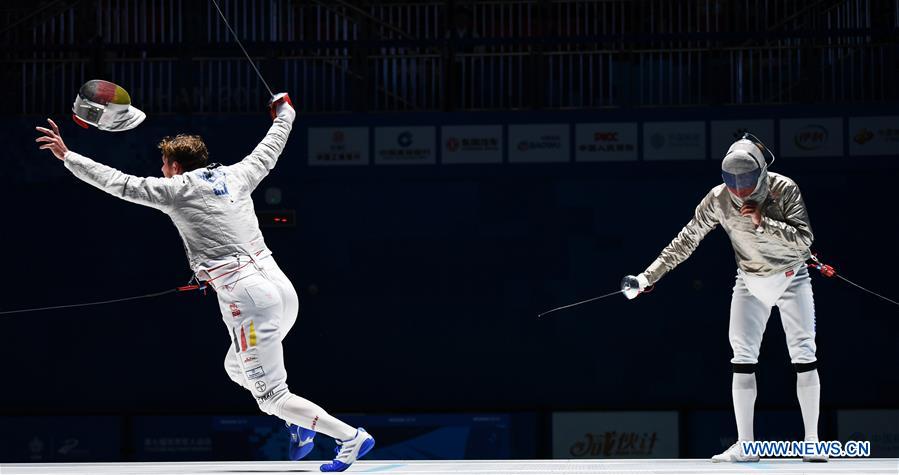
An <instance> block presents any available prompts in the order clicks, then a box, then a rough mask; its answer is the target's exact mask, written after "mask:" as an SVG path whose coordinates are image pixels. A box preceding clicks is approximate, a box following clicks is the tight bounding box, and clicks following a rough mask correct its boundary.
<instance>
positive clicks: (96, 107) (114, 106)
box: [72, 79, 147, 132]
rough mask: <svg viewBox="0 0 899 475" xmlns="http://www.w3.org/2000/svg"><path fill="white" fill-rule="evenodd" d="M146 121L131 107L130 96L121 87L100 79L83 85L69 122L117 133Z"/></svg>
mask: <svg viewBox="0 0 899 475" xmlns="http://www.w3.org/2000/svg"><path fill="white" fill-rule="evenodd" d="M146 118H147V114H144V113H143V111H141V110H140V109H138V108H137V107H134V106H133V105H131V96H130V95H128V92H127V91H125V89H123V88H122V86H119V85H117V84H113V83H111V82H109V81H104V80H102V79H93V80H90V81H88V82H86V83H84V85H83V86H81V89H80V90H79V91H78V96H76V97H75V103H74V104H72V119H74V120H75V123H77V124H78V125H80V126H82V127H84V128H85V129H86V128H87V127H88V126H89V125H93V126H94V127H96V128H98V129H100V130H105V131H108V132H121V131H124V130H130V129H133V128H135V127H137V126H138V125H140V123H141V122H143V121H144V119H146Z"/></svg>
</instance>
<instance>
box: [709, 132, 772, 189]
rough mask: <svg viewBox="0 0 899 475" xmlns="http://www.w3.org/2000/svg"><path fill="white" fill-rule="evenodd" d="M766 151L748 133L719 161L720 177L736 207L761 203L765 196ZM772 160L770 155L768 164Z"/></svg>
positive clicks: (766, 177) (766, 184) (762, 145)
mask: <svg viewBox="0 0 899 475" xmlns="http://www.w3.org/2000/svg"><path fill="white" fill-rule="evenodd" d="M765 150H766V148H765V145H764V144H762V142H761V141H759V140H758V139H757V138H756V137H755V136H754V135H752V134H748V133H747V134H745V135H744V136H743V138H742V139H740V140H737V141H736V142H734V143H733V144H732V145H731V146H730V148H729V149H727V154H725V155H724V160H723V161H722V162H721V177H722V178H724V184H725V185H726V186H727V191H729V192H730V197H731V199H732V200H733V201H734V203H735V204H736V205H737V206H742V205H743V203H745V202H749V201H751V202H754V203H756V204H761V203H763V202H764V201H765V198H767V197H768V165H770V164H769V163H766V162H765V153H764V152H765ZM769 153H770V152H769ZM773 157H774V156H773V154H772V160H771V163H774V160H773Z"/></svg>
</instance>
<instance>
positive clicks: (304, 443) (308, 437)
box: [287, 424, 315, 461]
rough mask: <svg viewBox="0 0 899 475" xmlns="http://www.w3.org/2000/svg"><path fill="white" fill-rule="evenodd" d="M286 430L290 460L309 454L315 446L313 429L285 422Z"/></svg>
mask: <svg viewBox="0 0 899 475" xmlns="http://www.w3.org/2000/svg"><path fill="white" fill-rule="evenodd" d="M287 432H288V433H289V434H290V450H289V451H288V456H289V457H290V460H293V461H297V460H300V459H302V458H303V457H305V456H307V455H309V452H312V449H313V448H315V442H313V441H312V439H314V438H315V431H314V430H309V429H304V428H302V427H300V426H298V425H296V424H287Z"/></svg>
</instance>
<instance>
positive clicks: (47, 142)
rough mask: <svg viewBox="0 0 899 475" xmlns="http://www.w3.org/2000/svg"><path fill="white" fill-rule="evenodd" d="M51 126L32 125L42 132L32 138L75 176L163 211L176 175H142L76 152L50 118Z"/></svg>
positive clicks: (169, 203)
mask: <svg viewBox="0 0 899 475" xmlns="http://www.w3.org/2000/svg"><path fill="white" fill-rule="evenodd" d="M47 122H49V123H50V126H51V128H52V130H51V129H47V128H44V127H36V129H37V130H38V131H39V132H42V133H43V134H44V135H43V136H42V137H38V138H37V139H36V140H35V141H36V142H39V143H42V145H41V146H40V148H41V149H45V150H50V152H52V153H53V155H54V156H55V157H56V158H58V159H60V160H62V161H63V162H64V163H65V167H66V168H68V169H69V171H71V172H72V174H73V175H75V176H76V177H77V178H78V179H80V180H81V181H84V182H85V183H88V184H90V185H93V186H95V187H97V188H99V189H101V190H103V191H105V192H107V193H109V194H111V195H113V196H115V197H118V198H121V199H123V200H125V201H130V202H132V203H137V204H140V205H144V206H149V207H151V208H156V209H159V210H162V211H163V212H167V211H168V210H169V209H171V207H172V206H173V202H174V196H175V190H176V189H177V187H178V186H179V185H180V183H181V179H180V178H177V179H176V178H155V177H150V178H143V177H137V176H134V175H128V174H127V173H122V172H121V171H119V170H116V169H115V168H112V167H109V166H106V165H103V164H102V163H97V162H95V161H93V160H91V159H90V158H87V157H85V156H83V155H79V154H77V153H75V152H73V151H71V150H69V149H68V148H67V147H66V144H65V142H63V140H62V135H61V134H60V133H59V127H57V125H56V124H55V123H54V122H53V121H52V120H50V119H47Z"/></svg>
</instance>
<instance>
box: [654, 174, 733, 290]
mask: <svg viewBox="0 0 899 475" xmlns="http://www.w3.org/2000/svg"><path fill="white" fill-rule="evenodd" d="M717 225H718V217H717V216H716V215H715V209H714V190H712V191H710V192H709V194H707V195H705V198H703V199H702V201H701V202H700V203H699V206H697V207H696V212H695V214H694V216H693V219H691V220H690V222H689V223H687V225H686V226H684V228H683V229H681V231H680V232H679V233H678V234H677V236H676V237H675V238H674V239H673V240H672V241H671V243H670V244H668V245H667V246H665V249H663V250H662V253H661V254H660V255H659V257H658V258H657V259H656V260H655V261H653V263H652V264H650V265H649V267H647V268H646V270H645V271H643V273H642V274H640V275H639V276H637V278H638V279H639V280H641V284H642V285H644V286H646V285H653V284H655V283H656V282H658V280H659V279H661V278H662V276H663V275H665V274H666V273H668V272H669V271H671V270H672V269H674V268H675V267H677V266H678V264H680V263H681V262H684V261H685V260H687V258H688V257H690V254H693V251H695V250H696V248H697V247H698V246H699V242H700V241H702V238H704V237H705V236H706V234H708V233H709V231H711V230H712V229H715V226H717Z"/></svg>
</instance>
